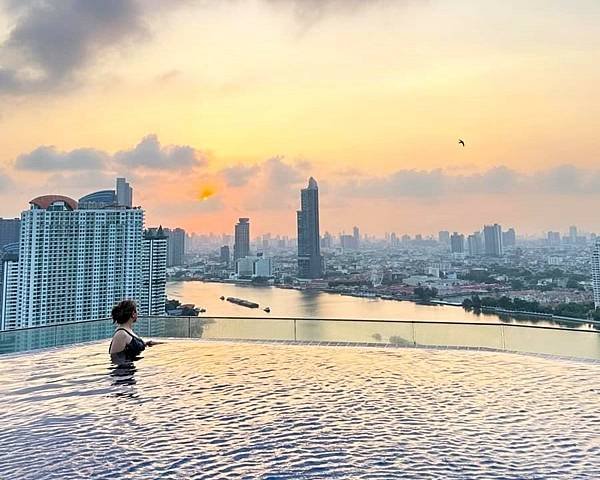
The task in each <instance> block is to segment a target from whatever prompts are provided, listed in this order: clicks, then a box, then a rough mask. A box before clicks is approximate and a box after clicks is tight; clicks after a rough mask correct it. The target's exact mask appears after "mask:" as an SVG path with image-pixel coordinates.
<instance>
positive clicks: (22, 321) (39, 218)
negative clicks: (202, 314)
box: [10, 195, 144, 328]
mask: <svg viewBox="0 0 600 480" xmlns="http://www.w3.org/2000/svg"><path fill="white" fill-rule="evenodd" d="M143 224H144V211H143V210H141V209H139V208H136V209H129V208H109V209H104V210H79V209H78V208H77V202H76V201H75V200H73V199H71V198H68V197H64V196H60V195H45V196H42V197H37V198H35V199H33V200H31V202H30V209H29V210H28V211H25V212H23V213H22V214H21V238H20V245H19V261H18V286H17V307H16V319H15V320H14V321H13V323H11V324H10V325H11V328H24V327H34V326H40V325H52V324H61V323H68V322H74V321H86V320H96V319H99V318H106V317H109V316H110V311H111V309H112V307H113V305H114V304H115V303H117V302H119V301H121V300H123V299H127V298H130V299H134V300H136V301H138V302H139V300H140V295H141V285H142V236H143Z"/></svg>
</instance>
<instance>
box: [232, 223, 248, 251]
mask: <svg viewBox="0 0 600 480" xmlns="http://www.w3.org/2000/svg"><path fill="white" fill-rule="evenodd" d="M248 255H250V219H249V218H240V219H239V221H238V223H236V224H235V230H234V243H233V261H234V262H236V261H237V260H239V259H240V258H244V257H247V256H248Z"/></svg>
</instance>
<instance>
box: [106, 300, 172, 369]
mask: <svg viewBox="0 0 600 480" xmlns="http://www.w3.org/2000/svg"><path fill="white" fill-rule="evenodd" d="M112 318H113V322H114V323H116V324H117V325H118V327H117V329H116V330H115V333H114V334H113V337H112V341H111V342H110V347H109V349H108V351H109V353H110V356H111V358H112V359H113V360H117V361H123V360H126V361H131V360H135V359H136V358H138V355H139V354H140V353H142V352H143V351H144V350H145V349H146V347H152V346H154V345H158V344H160V343H162V342H153V341H152V340H149V341H148V342H144V341H143V340H142V339H141V338H140V337H138V336H137V335H136V334H135V333H133V324H134V323H135V322H136V321H137V308H136V306H135V302H134V301H133V300H123V301H122V302H120V303H118V304H117V305H115V307H114V308H113V309H112Z"/></svg>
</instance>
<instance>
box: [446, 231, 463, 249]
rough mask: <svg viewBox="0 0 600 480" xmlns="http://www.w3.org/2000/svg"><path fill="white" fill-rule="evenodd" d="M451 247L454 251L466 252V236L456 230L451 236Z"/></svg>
mask: <svg viewBox="0 0 600 480" xmlns="http://www.w3.org/2000/svg"><path fill="white" fill-rule="evenodd" d="M450 249H451V250H452V253H465V236H464V235H463V234H462V233H458V232H454V233H453V234H452V236H451V237H450Z"/></svg>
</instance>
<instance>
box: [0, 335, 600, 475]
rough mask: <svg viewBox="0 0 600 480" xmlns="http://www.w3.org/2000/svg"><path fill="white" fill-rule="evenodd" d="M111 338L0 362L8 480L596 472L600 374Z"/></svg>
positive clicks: (559, 366)
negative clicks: (134, 347) (131, 355)
mask: <svg viewBox="0 0 600 480" xmlns="http://www.w3.org/2000/svg"><path fill="white" fill-rule="evenodd" d="M106 349H107V344H106V342H103V343H99V344H92V345H86V346H79V347H73V348H65V349H57V350H52V351H43V352H38V353H27V354H22V355H13V356H7V357H5V358H2V359H1V360H0V425H1V428H0V478H2V479H38V478H61V479H62V478H69V479H73V478H107V479H108V478H110V479H113V478H159V477H160V478H173V479H176V478H235V479H238V478H264V479H267V478H269V479H276V478H290V479H292V478H294V479H296V478H348V479H361V478H365V479H366V478H369V479H376V478H381V479H389V478H402V479H407V478H415V479H416V478H419V479H421V478H432V479H440V478H444V479H445V478H461V479H463V478H486V479H487V478H498V479H521V478H535V479H538V478H540V479H541V478H548V479H556V478H569V479H571V478H576V479H586V478H589V479H592V478H598V472H600V383H599V382H598V379H599V378H600V364H599V363H595V362H578V361H566V360H555V359H549V358H540V357H528V356H521V355H512V354H503V353H491V352H471V351H442V350H421V349H407V348H402V349H391V348H388V349H384V348H358V347H329V346H299V345H280V344H234V343H211V342H203V341H196V342H194V341H171V342H169V343H168V344H165V345H160V346H157V347H154V348H152V349H150V351H147V352H146V355H145V358H144V359H142V360H140V361H138V362H137V364H136V365H135V368H134V369H133V370H131V369H130V370H128V369H113V368H110V365H109V363H108V359H107V354H106Z"/></svg>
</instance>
